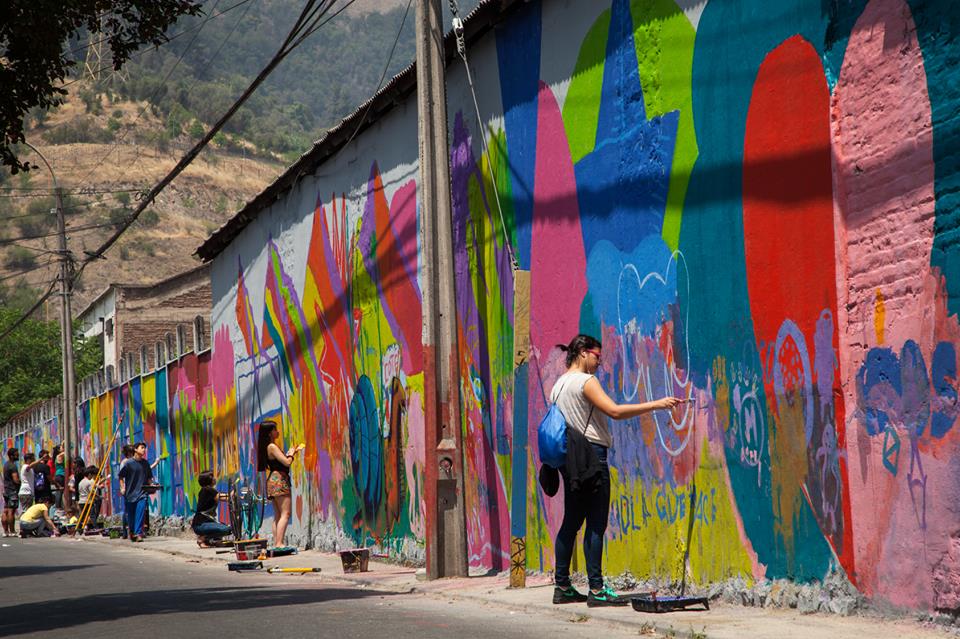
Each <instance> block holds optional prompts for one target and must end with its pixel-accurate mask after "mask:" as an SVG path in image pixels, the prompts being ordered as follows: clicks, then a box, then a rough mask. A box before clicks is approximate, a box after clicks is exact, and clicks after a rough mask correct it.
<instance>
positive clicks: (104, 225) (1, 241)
mask: <svg viewBox="0 0 960 639" xmlns="http://www.w3.org/2000/svg"><path fill="white" fill-rule="evenodd" d="M119 224H123V222H121V223H117V222H104V223H100V224H83V225H80V226H73V227H70V226H68V227H67V229H66V230H67V231H72V232H73V233H79V232H80V231H91V230H93V229H102V228H107V227H111V226H112V227H117V226H119ZM59 234H60V233H59V232H57V231H55V232H53V233H44V234H42V235H22V236H20V237H10V238H3V239H0V246H7V245H9V244H15V243H16V242H22V241H24V240H39V239H41V238H44V237H56V236H57V235H59Z"/></svg>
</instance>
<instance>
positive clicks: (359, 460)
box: [350, 375, 383, 524]
mask: <svg viewBox="0 0 960 639" xmlns="http://www.w3.org/2000/svg"><path fill="white" fill-rule="evenodd" d="M381 441H382V440H381V434H380V418H379V416H378V411H377V400H376V395H375V394H374V390H373V384H371V383H370V378H369V377H367V376H366V375H361V376H360V379H359V380H358V381H357V390H356V392H355V393H354V395H353V399H352V400H350V464H351V467H352V469H353V479H354V482H355V483H356V485H357V494H358V495H360V497H361V498H362V500H363V513H364V517H366V518H367V523H368V524H369V523H372V521H373V519H372V518H374V517H376V512H377V509H378V508H379V507H380V501H381V500H382V499H383V445H382V443H381Z"/></svg>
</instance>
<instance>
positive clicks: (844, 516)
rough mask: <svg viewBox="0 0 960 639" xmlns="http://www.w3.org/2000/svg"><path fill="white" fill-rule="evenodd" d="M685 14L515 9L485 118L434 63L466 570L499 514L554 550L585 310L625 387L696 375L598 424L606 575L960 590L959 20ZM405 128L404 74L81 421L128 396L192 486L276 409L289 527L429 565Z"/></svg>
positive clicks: (178, 495) (495, 51) (103, 437)
mask: <svg viewBox="0 0 960 639" xmlns="http://www.w3.org/2000/svg"><path fill="white" fill-rule="evenodd" d="M681 6H682V7H691V8H688V9H686V10H684V9H682V8H681ZM681 6H678V5H676V4H674V3H673V2H672V1H671V0H633V1H628V0H613V1H612V2H610V1H605V2H597V1H595V0H580V1H576V0H566V1H564V0H553V1H547V0H544V1H543V2H531V3H529V4H526V5H525V6H524V8H523V9H521V10H520V12H519V14H516V15H514V16H513V17H512V18H511V19H510V20H508V21H507V22H505V23H503V24H501V25H500V26H498V28H497V29H496V31H495V32H494V33H493V34H491V35H490V36H488V37H487V38H486V39H484V40H483V41H481V42H480V43H479V44H477V45H476V46H475V47H473V48H472V49H471V52H470V56H471V60H472V62H473V65H474V80H475V83H476V85H477V88H478V96H479V102H480V110H481V112H482V114H483V117H484V122H483V126H482V127H480V126H478V123H477V121H476V118H475V116H474V114H473V107H472V100H471V98H470V94H469V89H468V87H467V85H466V83H465V80H464V74H463V73H462V68H461V67H459V66H454V67H452V68H451V71H450V74H449V76H448V105H449V122H450V143H451V152H450V161H451V168H452V179H453V209H454V217H455V220H454V230H455V238H454V241H455V248H456V275H457V291H458V311H459V321H460V347H461V349H460V361H461V369H462V371H463V379H462V384H461V393H462V398H463V402H464V408H465V410H464V425H463V428H464V431H465V435H466V469H467V472H468V473H469V478H470V481H468V482H467V489H468V491H467V495H466V499H467V515H468V541H469V553H470V562H471V564H473V565H475V566H483V567H492V568H495V569H506V568H507V567H508V566H509V556H508V555H509V547H510V545H509V541H510V537H511V535H518V536H525V537H526V543H527V545H526V548H527V564H528V567H530V568H532V569H544V570H546V569H550V568H551V567H552V565H553V541H552V539H553V535H554V534H555V532H556V530H557V528H558V527H559V524H560V519H561V516H562V512H561V511H562V500H561V499H560V498H554V499H545V498H544V496H543V494H542V493H541V492H540V491H539V490H538V488H537V486H536V482H535V470H536V468H537V467H538V465H539V460H538V454H537V450H536V446H535V445H530V442H531V441H535V439H534V437H535V430H536V424H537V423H538V421H539V419H540V417H541V416H542V415H543V413H544V412H545V405H544V395H545V393H546V392H548V391H549V389H550V387H551V385H552V383H553V381H554V379H556V377H557V376H558V375H559V374H560V373H561V372H562V369H563V366H562V361H561V354H560V353H559V352H558V351H557V350H556V349H554V348H553V345H554V344H556V343H557V342H565V341H567V340H569V339H570V337H571V336H572V335H574V334H575V333H577V332H578V331H583V332H587V333H592V334H594V335H596V336H597V337H600V338H602V340H603V344H604V352H603V355H604V356H603V364H602V366H601V369H600V372H599V378H600V381H601V383H602V384H603V386H604V387H605V388H606V390H607V392H608V393H609V394H610V395H611V396H613V397H614V398H615V399H616V400H617V401H620V402H633V401H644V400H646V399H650V398H655V397H658V396H660V395H663V394H664V393H671V394H675V395H680V396H684V397H691V398H694V399H695V400H696V401H695V403H694V404H691V405H688V406H689V408H687V409H684V410H681V411H677V412H675V413H674V414H672V415H667V414H654V415H648V416H644V417H642V418H638V419H633V420H628V421H625V422H620V423H617V424H616V426H615V427H614V447H613V451H612V454H611V457H610V461H611V465H612V469H611V474H612V478H613V485H614V489H613V499H612V508H611V515H610V521H609V526H608V531H607V546H606V554H605V570H606V572H607V573H608V574H616V573H619V572H621V571H624V570H629V571H631V572H633V573H634V574H636V575H639V576H641V577H657V578H663V579H679V578H680V576H681V574H682V571H683V570H684V547H685V545H686V544H687V543H688V541H689V544H690V546H689V553H690V556H689V570H690V574H691V577H692V578H693V579H694V580H696V581H698V582H712V581H720V580H725V579H729V578H733V577H742V578H744V579H746V580H747V581H748V582H751V581H754V580H759V579H764V578H767V579H775V578H789V579H795V580H798V581H808V580H812V579H818V578H822V577H823V576H824V575H826V574H827V573H828V572H830V571H831V570H837V569H839V570H842V571H844V572H845V573H846V574H847V575H848V576H849V578H850V580H851V581H852V582H853V583H854V584H855V585H856V586H857V588H859V589H860V590H861V591H862V592H863V593H865V594H866V595H868V596H870V597H873V598H875V599H877V600H884V601H890V602H892V603H895V604H898V605H904V606H911V607H919V608H931V607H941V608H957V607H958V606H960V583H958V581H960V577H958V575H960V555H958V552H960V551H958V550H957V548H960V544H958V542H957V535H958V534H960V533H957V530H960V525H958V520H960V513H958V510H960V506H957V505H956V504H957V501H956V500H954V499H952V498H951V495H952V494H953V492H954V491H955V490H956V489H957V488H958V483H960V444H958V439H960V434H958V431H960V429H955V428H954V425H955V422H956V418H957V412H958V405H957V397H958V395H957V379H956V378H957V357H956V349H957V344H958V342H960V327H958V324H957V319H956V311H957V308H958V305H960V250H958V248H957V241H956V238H957V237H958V230H957V229H958V224H957V219H956V216H957V215H958V214H957V213H956V210H958V209H957V207H956V198H957V195H956V194H957V193H958V192H960V189H958V188H957V185H956V184H955V182H956V181H957V180H960V177H958V176H960V171H958V170H957V169H958V167H957V163H958V162H960V159H958V158H960V154H957V153H956V149H955V146H956V140H957V139H958V134H960V130H958V127H960V122H958V120H957V119H956V116H955V114H956V113H957V112H958V107H960V104H958V103H960V91H958V90H957V89H956V86H957V84H956V75H955V74H956V73H957V72H956V69H957V68H960V66H958V64H957V62H958V60H957V58H958V57H960V43H957V42H956V34H957V33H960V28H958V27H960V12H957V11H956V9H955V8H952V7H951V6H950V3H948V2H947V0H929V1H926V2H919V1H917V2H906V1H904V0H870V1H869V2H866V1H864V0H850V1H849V2H841V3H824V2H822V1H821V0H782V1H780V2H769V1H761V0H741V1H740V2H719V1H717V0H712V1H711V2H709V3H706V5H705V6H704V4H703V3H695V2H682V3H681ZM416 134H417V126H416V105H415V103H414V102H408V103H406V104H404V105H401V106H399V107H398V108H397V109H395V110H394V111H392V112H391V113H390V114H388V115H387V116H386V117H384V118H383V119H381V120H380V121H379V122H378V123H377V124H376V125H375V126H374V127H372V128H371V129H370V130H368V131H367V132H365V133H364V134H363V135H361V136H359V137H358V138H357V139H356V140H355V141H354V142H353V143H352V144H351V145H350V146H349V147H348V148H346V149H345V150H343V151H342V152H341V153H339V154H338V155H337V156H336V157H335V158H333V159H332V160H330V161H328V162H327V163H325V164H324V165H323V166H321V167H320V168H319V169H318V171H317V173H316V174H315V175H312V176H305V177H304V178H303V179H302V180H301V181H300V183H299V184H298V186H297V187H295V188H294V189H293V190H292V191H289V192H288V193H287V194H286V195H285V197H283V198H282V199H280V200H278V201H277V202H276V203H275V204H274V205H273V206H272V207H271V208H270V209H268V210H266V211H264V212H263V213H261V214H260V216H259V217H258V218H257V219H256V221H255V222H253V223H252V224H251V225H250V226H249V227H248V228H247V229H246V230H245V231H244V233H243V234H242V235H241V236H240V237H239V238H237V239H236V240H235V241H234V242H233V244H232V245H231V246H230V247H228V248H227V250H226V251H224V252H223V253H222V254H221V255H220V256H219V257H218V258H217V259H216V260H215V262H214V264H213V268H212V280H213V299H214V310H213V318H212V326H213V335H214V338H213V341H214V343H213V351H212V355H209V356H203V357H200V358H193V359H189V358H187V359H186V360H184V361H182V362H181V364H179V365H177V366H173V367H171V368H168V369H166V370H165V371H162V372H160V373H157V374H155V375H152V376H147V377H144V378H142V379H140V380H137V381H135V382H133V383H130V384H128V385H126V386H125V387H123V388H122V389H119V390H118V391H115V392H112V393H110V394H108V395H106V396H103V397H100V398H97V399H95V400H91V401H90V402H89V403H88V404H85V405H84V413H83V419H84V423H85V424H87V425H88V426H87V427H86V428H87V430H88V431H89V433H88V435H87V437H86V439H85V446H86V447H87V449H88V450H90V451H94V450H96V451H98V452H97V454H103V452H104V450H103V447H104V446H105V442H106V441H107V440H108V439H109V435H108V431H109V423H110V422H111V420H113V419H115V418H116V417H117V416H118V415H119V411H120V410H121V406H126V407H129V408H130V410H128V411H127V416H126V417H125V419H126V420H128V421H127V422H125V425H124V429H125V430H126V431H127V432H129V433H130V434H131V436H132V435H134V434H135V433H137V432H140V431H139V430H138V429H140V430H142V432H143V433H144V436H145V437H146V438H147V439H148V441H151V442H153V444H152V445H153V446H154V448H153V449H152V450H151V455H152V456H153V455H159V456H160V457H161V458H162V459H163V460H164V461H163V462H161V467H160V468H161V474H162V476H163V477H164V482H167V483H168V485H169V486H171V489H170V490H166V491H164V492H163V493H162V495H163V496H162V498H161V502H162V503H160V504H158V505H157V506H155V507H157V508H159V509H160V510H161V511H162V512H164V513H180V514H184V513H187V512H189V510H190V506H191V503H192V497H191V495H193V494H195V490H196V486H195V476H196V473H197V472H198V471H199V470H201V469H202V468H203V467H211V468H213V469H215V470H216V472H217V474H218V477H219V478H220V481H221V482H223V483H225V482H227V481H230V480H232V479H234V478H237V477H240V478H243V479H244V480H245V481H249V480H250V478H251V477H252V476H253V467H254V462H255V460H254V455H255V451H254V438H253V435H254V433H253V431H252V424H254V423H255V422H257V421H258V420H260V419H263V418H267V417H270V418H273V419H276V420H278V421H279V422H280V423H281V424H282V430H283V439H284V444H285V445H291V444H295V443H300V442H303V443H305V444H306V453H305V456H304V458H303V463H297V464H296V465H295V466H294V495H295V503H294V523H293V527H292V529H291V535H292V537H293V538H294V539H296V540H298V541H300V542H301V543H302V542H303V541H306V540H310V541H312V542H313V543H317V544H320V545H325V546H328V547H329V546H332V545H335V544H339V545H341V546H343V545H355V544H379V545H380V546H381V547H383V548H386V549H388V550H390V551H391V552H393V553H395V554H400V555H405V556H411V557H422V556H423V526H424V509H423V501H422V494H423V480H422V477H423V460H424V450H425V443H424V441H423V434H422V433H423V408H422V401H423V364H422V353H421V346H420V345H421V333H420V332H421V315H420V313H421V286H420V266H421V265H420V263H419V253H418V250H417V247H418V218H417V202H416V180H417V139H416ZM481 135H484V136H486V137H487V139H488V141H489V143H490V147H491V157H490V158H485V157H483V156H482V146H481V143H480V139H479V136H481ZM494 184H495V185H496V186H494ZM498 196H499V203H500V207H498V206H497V200H498ZM501 208H502V217H501V210H500V209H501ZM507 238H509V239H508V241H507ZM508 247H509V250H508ZM511 252H512V253H514V254H515V255H516V258H517V259H518V261H519V263H520V265H521V267H522V268H523V269H526V270H529V271H530V273H531V276H530V277H531V300H530V302H531V317H530V332H531V340H532V345H533V350H532V354H531V358H530V360H529V362H528V363H526V364H524V365H521V366H520V367H519V368H518V369H516V370H515V369H514V366H513V326H514V318H513V302H514V300H513V279H512V276H511V260H510V257H511ZM161 378H163V379H161ZM162 389H166V392H161V390H162ZM94 456H96V455H94ZM691 522H692V528H688V527H689V526H691ZM688 530H691V531H692V534H690V535H689V537H688Z"/></svg>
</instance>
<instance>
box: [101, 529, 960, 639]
mask: <svg viewBox="0 0 960 639" xmlns="http://www.w3.org/2000/svg"><path fill="white" fill-rule="evenodd" d="M83 541H84V542H85V543H88V542H89V543H100V544H111V545H118V546H121V545H122V546H123V547H125V548H131V547H132V548H136V549H140V550H143V551H159V552H162V553H167V554H170V555H175V556H179V557H183V558H184V560H185V561H191V562H197V561H201V562H212V563H222V564H223V565H224V570H226V563H227V562H228V561H233V560H234V555H233V553H224V554H217V553H216V552H215V551H214V550H212V549H202V548H198V547H197V545H196V543H195V542H194V541H193V540H192V539H178V538H174V537H148V538H147V539H146V540H145V541H144V543H142V544H131V543H130V542H127V541H123V540H110V539H106V538H103V537H84V538H83ZM263 565H264V568H268V567H271V566H280V567H293V566H296V567H318V568H320V569H321V572H320V573H313V574H305V575H299V576H297V575H289V574H287V575H276V578H277V579H278V580H279V579H312V580H318V581H320V582H326V583H338V584H348V585H353V586H355V587H358V588H375V589H377V590H382V591H389V592H397V593H420V594H423V595H425V596H431V597H436V598H442V599H456V600H461V601H475V602H477V603H481V604H485V605H488V606H492V607H495V608H499V609H501V610H503V611H504V613H503V614H514V613H516V612H524V613H532V614H539V615H544V614H546V615H554V616H559V617H561V618H563V619H567V620H569V621H571V622H589V621H591V620H595V621H599V622H602V623H609V624H614V625H618V626H621V627H626V628H628V629H635V630H637V632H638V635H651V636H652V635H654V634H659V635H661V636H668V637H669V636H675V637H697V638H700V637H711V638H718V639H753V638H759V637H778V638H797V639H801V638H802V639H820V638H822V639H842V638H844V637H873V638H877V639H879V638H881V637H893V636H896V637H897V638H898V639H933V638H936V639H943V638H944V637H955V636H957V635H956V634H955V633H954V632H953V631H951V630H950V629H947V628H941V627H937V626H925V625H923V624H920V623H919V622H916V621H913V620H906V619H895V620H886V619H880V618H875V617H839V616H834V615H824V614H812V615H803V614H800V613H799V612H797V611H796V610H793V609H789V610H783V609H765V608H748V607H743V606H733V605H729V604H724V603H721V602H719V601H718V602H716V603H714V602H711V604H710V610H709V611H700V612H674V613H668V614H660V615H656V614H646V613H638V612H635V611H634V610H633V609H632V608H629V607H627V608H587V606H586V604H568V605H564V606H555V605H553V604H552V603H551V597H552V594H553V591H552V587H553V586H552V583H551V581H550V579H549V578H548V577H544V576H531V577H528V578H527V587H526V588H524V589H510V588H508V584H509V576H508V574H507V573H504V574H502V575H497V576H492V577H467V578H456V579H439V580H436V581H420V580H418V579H417V576H416V572H417V571H416V569H415V568H409V567H405V566H398V565H395V564H390V563H386V562H380V561H370V565H369V572H365V573H354V574H345V573H344V572H343V570H342V567H341V563H340V557H339V555H336V554H330V553H322V552H318V551H313V550H307V551H302V552H300V553H299V554H297V555H293V556H289V557H280V558H277V559H268V560H265V561H264V562H263ZM238 577H239V578H242V575H238Z"/></svg>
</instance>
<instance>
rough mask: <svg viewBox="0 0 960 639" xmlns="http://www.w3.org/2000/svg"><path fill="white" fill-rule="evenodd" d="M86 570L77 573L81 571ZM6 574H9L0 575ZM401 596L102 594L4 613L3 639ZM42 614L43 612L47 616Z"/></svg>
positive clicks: (223, 591) (319, 591) (250, 591)
mask: <svg viewBox="0 0 960 639" xmlns="http://www.w3.org/2000/svg"><path fill="white" fill-rule="evenodd" d="M78 567H80V566H76V567H71V568H78ZM0 574H3V573H0ZM393 594H396V593H390V592H377V591H370V590H355V589H348V588H296V589H291V590H282V589H278V588H275V587H259V586H256V587H226V588H191V589H185V590H143V591H137V592H123V593H109V594H96V595H88V596H84V597H74V598H72V599H59V600H57V601H55V602H54V601H50V602H36V603H35V604H31V605H30V606H23V605H20V604H16V605H10V606H4V607H2V608H0V619H2V620H3V634H4V635H16V634H24V633H36V632H42V631H44V630H55V629H56V630H63V629H64V628H69V627H71V626H79V625H83V624H87V623H96V622H99V621H114V620H119V619H127V620H129V619H131V618H141V619H138V622H139V621H141V620H142V618H143V617H149V616H154V615H165V614H173V613H184V612H187V613H190V612H223V611H227V610H252V609H258V608H271V607H274V606H295V605H301V604H315V603H323V602H328V601H337V600H348V599H363V598H367V597H380V596H385V595H393ZM37 610H43V611H44V612H43V614H42V615H38V614H37Z"/></svg>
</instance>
